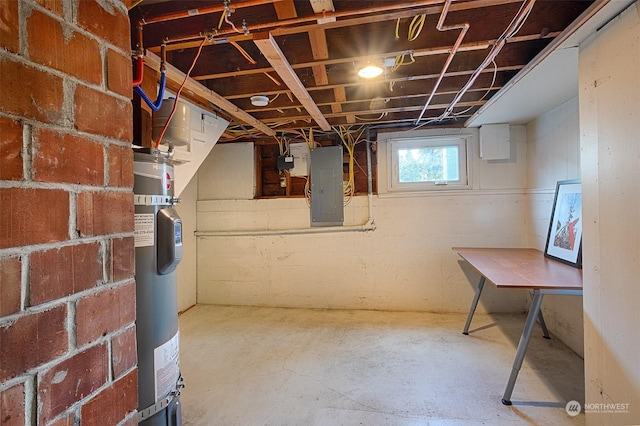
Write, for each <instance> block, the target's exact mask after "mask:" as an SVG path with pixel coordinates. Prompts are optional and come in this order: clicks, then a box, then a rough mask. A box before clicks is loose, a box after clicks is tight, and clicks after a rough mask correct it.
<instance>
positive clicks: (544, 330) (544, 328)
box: [538, 309, 551, 339]
mask: <svg viewBox="0 0 640 426" xmlns="http://www.w3.org/2000/svg"><path fill="white" fill-rule="evenodd" d="M538 321H540V326H541V327H542V337H544V338H545V339H551V336H549V330H547V323H545V322H544V316H542V309H540V312H538Z"/></svg>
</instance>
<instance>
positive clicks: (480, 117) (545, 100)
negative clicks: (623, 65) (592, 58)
mask: <svg viewBox="0 0 640 426" xmlns="http://www.w3.org/2000/svg"><path fill="white" fill-rule="evenodd" d="M634 1H635V0H603V1H599V2H596V3H594V4H593V6H592V7H591V8H589V9H587V10H586V11H585V12H584V14H583V15H582V16H581V17H580V18H579V19H578V20H576V23H575V25H573V26H571V27H569V28H567V30H566V31H565V33H563V34H562V35H561V36H559V37H558V38H557V39H556V40H554V42H553V43H552V44H550V45H549V46H548V48H547V49H545V50H543V51H542V52H540V54H539V55H538V57H537V59H534V61H532V64H533V65H532V66H527V67H525V68H523V69H522V70H521V71H520V72H519V73H518V75H516V76H515V77H514V78H513V79H512V80H511V81H510V82H509V83H508V84H507V85H506V86H505V87H503V88H502V90H500V91H499V92H498V93H497V94H496V95H495V96H493V97H492V98H491V99H490V100H489V101H488V102H487V103H486V104H485V105H484V106H483V107H482V108H481V109H480V110H479V111H478V112H477V113H476V114H474V115H473V116H472V117H470V118H469V119H468V120H467V122H466V123H465V126H467V127H479V126H482V125H484V124H491V123H510V124H525V123H528V122H529V121H531V120H532V119H533V118H535V117H537V116H539V115H541V114H542V113H544V112H545V111H549V110H551V109H553V108H555V107H556V106H558V105H561V104H563V103H564V102H566V101H568V100H569V99H571V98H573V97H575V96H578V46H579V45H580V43H582V42H583V41H585V40H586V39H587V38H588V37H590V36H591V35H593V34H595V33H596V32H597V31H598V30H600V29H601V28H602V27H603V26H605V25H606V24H607V23H608V22H610V21H611V20H612V19H615V17H616V16H617V15H619V14H620V13H621V12H622V11H624V10H625V9H626V8H627V7H629V5H630V4H632V3H634ZM639 13H640V11H639Z"/></svg>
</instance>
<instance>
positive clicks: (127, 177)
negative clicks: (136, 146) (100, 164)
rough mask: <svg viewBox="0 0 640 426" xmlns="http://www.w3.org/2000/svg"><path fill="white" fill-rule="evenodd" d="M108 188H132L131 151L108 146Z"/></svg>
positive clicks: (125, 148) (121, 147) (126, 148)
mask: <svg viewBox="0 0 640 426" xmlns="http://www.w3.org/2000/svg"><path fill="white" fill-rule="evenodd" d="M109 186H121V187H128V188H133V150H132V149H131V148H130V147H128V146H118V145H109Z"/></svg>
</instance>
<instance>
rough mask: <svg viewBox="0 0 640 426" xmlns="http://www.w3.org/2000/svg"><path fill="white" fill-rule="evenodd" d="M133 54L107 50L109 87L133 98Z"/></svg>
mask: <svg viewBox="0 0 640 426" xmlns="http://www.w3.org/2000/svg"><path fill="white" fill-rule="evenodd" d="M131 65H132V62H131V56H130V55H128V56H125V55H122V54H120V53H118V52H116V51H115V50H112V49H109V51H108V52H107V88H109V90H111V91H113V92H116V93H119V94H121V95H122V96H126V97H127V98H129V99H131V98H132V97H133V90H132V88H131V82H132V81H133V76H132V68H131Z"/></svg>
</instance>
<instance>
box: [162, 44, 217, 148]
mask: <svg viewBox="0 0 640 426" xmlns="http://www.w3.org/2000/svg"><path fill="white" fill-rule="evenodd" d="M206 41H207V39H206V37H205V38H203V39H202V42H200V46H198V52H197V53H196V57H195V58H193V62H192V63H191V67H190V68H189V71H187V75H185V76H184V81H183V82H182V84H181V85H180V87H179V88H178V92H177V93H176V99H175V101H174V102H173V108H172V109H171V114H169V118H168V119H167V122H166V123H164V127H162V131H161V132H160V135H159V136H158V141H157V142H156V143H155V148H156V149H158V147H159V146H160V142H162V138H163V137H164V134H165V132H166V131H167V128H168V127H169V123H170V122H171V119H172V118H173V114H175V112H176V108H177V107H178V99H179V98H180V92H182V89H183V88H184V85H185V84H187V80H189V75H190V74H191V71H193V67H195V65H196V61H197V60H198V58H199V57H200V53H201V52H202V47H203V46H204V43H205V42H206Z"/></svg>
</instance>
